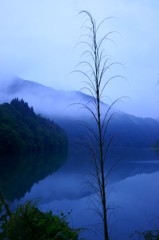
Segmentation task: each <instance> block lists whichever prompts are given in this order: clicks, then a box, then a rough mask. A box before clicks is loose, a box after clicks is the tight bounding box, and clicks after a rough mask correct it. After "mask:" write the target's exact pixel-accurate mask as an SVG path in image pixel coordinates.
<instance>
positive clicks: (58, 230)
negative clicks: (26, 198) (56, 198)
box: [0, 202, 78, 240]
mask: <svg viewBox="0 0 159 240" xmlns="http://www.w3.org/2000/svg"><path fill="white" fill-rule="evenodd" d="M0 220H1V227H0V228H1V232H0V240H4V239H5V240H53V239H54V240H65V239H66V240H68V239H70V240H71V239H72V240H77V239H78V230H72V229H71V228H70V227H69V226H68V223H67V222H66V218H65V216H64V214H61V217H58V216H56V215H53V214H52V211H50V212H47V213H43V212H41V211H40V210H39V209H38V208H37V207H36V206H35V205H33V204H32V203H31V202H27V203H26V204H25V205H20V206H19V207H17V209H16V211H15V212H13V213H10V216H8V215H7V214H2V204H1V218H0Z"/></svg>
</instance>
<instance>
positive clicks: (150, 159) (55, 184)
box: [8, 147, 159, 240]
mask: <svg viewBox="0 0 159 240" xmlns="http://www.w3.org/2000/svg"><path fill="white" fill-rule="evenodd" d="M110 154H111V155H110V156H109V157H108V159H109V161H108V163H107V166H106V167H111V165H112V164H113V163H114V162H115V161H116V160H118V159H119V160H120V161H119V162H118V164H117V165H116V166H115V168H114V169H113V171H112V173H111V185H110V186H111V188H112V192H111V195H110V198H109V201H110V203H113V204H114V206H115V207H117V206H118V207H119V208H115V209H114V210H113V212H112V213H113V214H112V215H111V218H110V219H109V224H110V227H111V229H112V232H111V239H117V240H118V239H123V240H124V239H125V240H128V239H129V235H130V234H131V233H132V232H134V231H135V230H139V231H142V230H147V229H151V228H152V226H151V225H150V221H151V219H152V218H153V217H156V216H157V213H158V212H159V207H158V202H159V191H158V189H159V155H158V154H157V153H156V152H155V151H152V150H151V149H142V150H141V149H127V150H125V149H112V152H111V153H110ZM43 161H44V159H43ZM43 161H42V162H43ZM37 162H39V161H37ZM30 165H32V163H31V162H30ZM46 165H47V164H46ZM25 166H26V165H25ZM25 166H24V167H23V168H22V169H24V168H25ZM40 166H41V167H40ZM42 166H45V164H44V163H43V164H40V163H37V165H36V166H34V167H33V168H32V171H31V170H29V171H27V172H26V174H27V175H28V174H30V172H34V171H35V172H34V173H35V175H40V176H41V178H39V179H42V178H43V177H42V174H43V170H44V168H45V167H42ZM30 167H31V166H30ZM36 168H37V169H39V170H37V169H36ZM57 168H58V166H57ZM57 168H56V169H57ZM46 169H47V171H48V174H47V175H48V176H46V177H45V178H44V179H42V180H40V181H39V180H37V179H36V180H35V179H34V180H35V181H34V184H33V186H32V187H31V189H30V191H28V190H27V191H28V192H27V193H26V194H25V196H24V197H23V198H21V200H20V201H21V202H22V203H24V202H25V201H26V200H32V201H34V200H37V199H38V200H39V203H38V206H39V208H40V209H41V210H43V211H49V210H50V209H51V210H53V213H56V214H60V212H61V211H63V212H64V213H66V214H67V212H68V211H71V219H69V221H70V224H71V226H72V227H84V228H85V229H90V231H84V232H83V233H82V234H81V236H83V237H84V238H85V239H98V240H101V239H103V238H102V235H101V234H100V232H98V231H97V229H99V228H100V229H101V227H102V223H101V220H100V218H98V216H97V214H96V213H95V212H93V211H91V210H90V208H92V207H93V202H92V201H90V197H91V198H93V199H95V198H96V195H95V193H94V192H93V190H92V189H90V187H89V186H88V185H87V182H86V180H87V177H88V175H87V173H89V171H90V170H91V169H92V161H91V157H90V154H89V152H87V151H86V150H83V149H82V148H80V147H76V148H74V147H72V148H70V152H69V154H68V159H67V161H66V162H65V164H64V165H63V166H62V167H61V168H60V169H58V171H54V173H52V172H51V170H50V167H49V166H48V167H47V166H46ZM49 170H50V171H49ZM36 171H38V172H37V174H36ZM47 171H46V172H47ZM16 172H17V171H16ZM51 173H52V174H51ZM49 174H50V175H49ZM33 175H34V174H33ZM21 179H23V175H22V176H21ZM25 181H28V182H29V181H30V180H29V178H26V180H25ZM18 182H19V181H18V180H17V182H16V183H17V184H18ZM23 182H24V181H23ZM32 183H33V181H32ZM29 186H31V184H29ZM20 187H22V186H20V185H19V186H18V188H19V189H20ZM29 188H30V187H29ZM8 191H9V190H8ZM25 191H26V190H24V191H23V193H24V192H25ZM17 203H18V201H14V203H13V207H15V205H16V204H17Z"/></svg>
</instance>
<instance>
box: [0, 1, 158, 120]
mask: <svg viewBox="0 0 159 240" xmlns="http://www.w3.org/2000/svg"><path fill="white" fill-rule="evenodd" d="M80 10H88V11H90V12H91V13H92V15H93V16H94V17H95V19H96V21H97V22H99V21H101V20H102V19H103V18H105V17H109V16H113V17H114V18H112V19H110V20H109V21H107V22H106V23H105V25H104V28H103V32H105V33H106V32H109V31H112V30H115V31H117V32H118V34H114V36H112V38H113V40H114V41H115V42H116V45H114V44H110V43H108V45H105V48H106V51H108V53H109V54H111V55H112V56H113V60H114V61H120V62H121V63H122V64H123V65H124V68H121V69H114V70H113V69H112V74H117V73H119V74H122V75H124V76H125V77H126V78H127V80H122V79H121V80H117V81H115V82H114V83H112V84H111V85H110V86H109V88H108V89H107V91H106V92H105V94H106V95H107V96H108V97H109V99H106V100H105V101H108V102H109V101H111V100H113V99H115V98H116V97H120V96H128V98H127V99H125V100H124V101H123V102H121V103H120V104H119V105H118V107H119V108H120V109H121V110H123V111H125V112H128V113H132V114H135V115H137V116H143V117H159V85H158V86H156V83H157V81H158V80H159V1H158V0H151V1H150V0H67V1H66V0H58V1H55V0H45V1H44V0H0V81H1V84H3V81H4V79H7V78H8V75H9V76H11V77H12V76H18V77H22V78H24V79H28V80H32V81H36V82H39V83H42V84H44V85H47V86H52V87H54V88H56V89H64V90H79V89H80V88H82V87H83V83H82V79H81V76H79V75H72V74H71V75H70V74H69V73H70V72H71V71H72V70H73V69H74V67H75V65H76V64H77V63H78V62H79V61H80V53H82V51H84V46H80V47H78V48H75V46H76V44H77V43H78V42H79V37H80V36H81V34H82V33H83V32H82V29H81V25H82V23H83V20H82V18H81V16H80V15H79V14H78V12H79V11H80ZM113 71H114V72H113ZM118 71H119V72H118Z"/></svg>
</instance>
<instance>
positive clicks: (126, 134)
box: [0, 78, 159, 148]
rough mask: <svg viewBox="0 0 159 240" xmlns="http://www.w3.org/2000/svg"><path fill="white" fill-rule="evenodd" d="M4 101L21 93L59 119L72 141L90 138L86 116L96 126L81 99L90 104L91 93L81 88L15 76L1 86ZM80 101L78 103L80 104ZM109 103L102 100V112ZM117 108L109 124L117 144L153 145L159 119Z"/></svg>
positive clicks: (39, 110) (45, 113)
mask: <svg viewBox="0 0 159 240" xmlns="http://www.w3.org/2000/svg"><path fill="white" fill-rule="evenodd" d="M0 92H1V95H0V101H1V102H4V101H10V100H11V99H13V98H15V97H18V98H23V99H25V101H27V102H28V103H29V105H32V106H33V107H34V110H35V112H36V113H38V114H39V113H40V114H41V115H42V116H44V117H47V118H49V119H51V120H55V121H56V123H58V124H59V125H60V126H61V127H62V128H64V130H65V131H66V133H67V135H68V137H69V140H70V141H71V142H76V140H77V142H79V140H80V141H81V140H82V141H83V139H84V136H86V138H87V133H86V129H84V128H82V127H81V125H79V124H77V121H79V120H82V121H84V122H87V123H88V124H89V125H90V126H92V127H94V126H93V124H94V122H93V121H92V118H91V117H90V116H89V114H88V112H87V111H85V110H84V109H82V108H81V106H80V105H79V104H78V103H82V104H87V103H88V102H90V99H91V96H89V95H86V94H83V93H81V92H78V91H68V92H67V91H59V90H55V89H53V88H50V87H46V86H44V85H41V84H39V83H35V82H32V81H28V80H23V79H20V78H15V79H14V80H13V81H11V82H10V83H8V85H6V86H0ZM76 103H77V104H76ZM106 109H108V105H107V104H105V103H102V114H103V112H104V111H105V110H106ZM113 111H115V112H117V114H115V116H114V118H113V119H112V121H111V123H110V125H109V134H110V135H113V136H114V139H113V142H112V145H113V146H115V147H126V148H128V147H140V148H145V147H149V146H152V145H154V144H155V143H156V141H157V140H158V139H159V121H157V120H155V119H152V118H140V117H136V116H133V115H130V114H126V113H124V112H120V111H118V110H117V109H114V110H113Z"/></svg>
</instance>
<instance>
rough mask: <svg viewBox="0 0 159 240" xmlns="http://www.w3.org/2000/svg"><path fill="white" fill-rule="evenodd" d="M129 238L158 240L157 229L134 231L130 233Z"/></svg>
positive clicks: (158, 232) (158, 233) (158, 231)
mask: <svg viewBox="0 0 159 240" xmlns="http://www.w3.org/2000/svg"><path fill="white" fill-rule="evenodd" d="M130 239H145V240H159V230H148V231H144V232H138V231H135V232H134V233H133V234H131V235H130Z"/></svg>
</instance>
